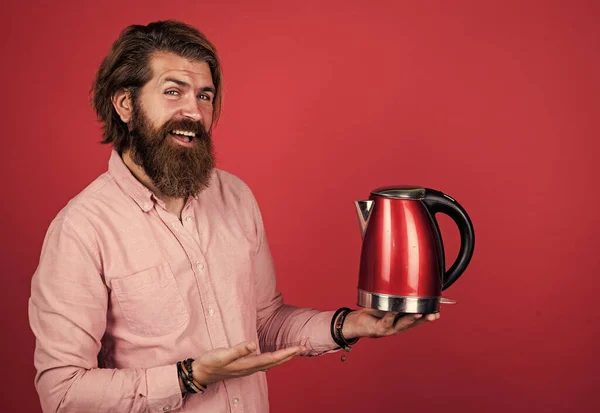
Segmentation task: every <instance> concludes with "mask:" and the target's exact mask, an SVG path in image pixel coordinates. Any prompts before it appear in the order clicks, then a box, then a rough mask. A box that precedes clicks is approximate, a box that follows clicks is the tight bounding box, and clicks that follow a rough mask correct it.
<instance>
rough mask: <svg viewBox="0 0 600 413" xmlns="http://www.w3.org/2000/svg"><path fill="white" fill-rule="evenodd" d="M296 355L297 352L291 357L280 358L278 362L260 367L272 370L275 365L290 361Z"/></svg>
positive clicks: (262, 369) (264, 369)
mask: <svg viewBox="0 0 600 413" xmlns="http://www.w3.org/2000/svg"><path fill="white" fill-rule="evenodd" d="M294 357H296V355H295V354H294V355H293V356H289V357H287V358H285V359H283V360H280V361H278V362H277V363H272V364H269V365H267V366H264V367H262V368H261V369H260V371H267V370H271V369H272V368H273V367H277V366H281V365H282V364H283V363H287V362H288V361H290V360H291V359H293V358H294Z"/></svg>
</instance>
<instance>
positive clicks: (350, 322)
mask: <svg viewBox="0 0 600 413" xmlns="http://www.w3.org/2000/svg"><path fill="white" fill-rule="evenodd" d="M358 317H359V314H358V313H357V312H356V311H353V312H351V313H350V314H348V315H347V316H346V319H345V320H344V325H343V326H342V335H343V336H344V338H345V339H347V340H352V339H353V338H358V337H360V332H359V331H358V330H357V326H358V323H357V319H358Z"/></svg>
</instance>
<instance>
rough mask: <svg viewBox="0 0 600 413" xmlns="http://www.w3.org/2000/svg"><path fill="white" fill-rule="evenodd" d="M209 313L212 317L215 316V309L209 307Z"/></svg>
mask: <svg viewBox="0 0 600 413" xmlns="http://www.w3.org/2000/svg"><path fill="white" fill-rule="evenodd" d="M208 312H209V313H210V315H213V314H214V313H215V309H214V308H212V307H208Z"/></svg>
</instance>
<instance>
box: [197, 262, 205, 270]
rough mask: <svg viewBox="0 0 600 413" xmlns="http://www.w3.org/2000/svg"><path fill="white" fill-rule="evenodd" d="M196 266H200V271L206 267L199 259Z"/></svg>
mask: <svg viewBox="0 0 600 413" xmlns="http://www.w3.org/2000/svg"><path fill="white" fill-rule="evenodd" d="M196 268H198V269H199V270H200V271H202V270H203V269H204V264H202V263H201V262H200V261H198V262H197V263H196Z"/></svg>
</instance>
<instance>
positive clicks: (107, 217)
mask: <svg viewBox="0 0 600 413" xmlns="http://www.w3.org/2000/svg"><path fill="white" fill-rule="evenodd" d="M221 98H222V79H221V70H220V65H219V60H218V58H217V55H216V52H215V48H214V47H213V45H212V44H211V43H210V42H209V41H208V40H207V39H206V38H205V37H204V36H203V35H202V34H201V33H200V32H199V31H198V30H197V29H195V28H193V27H190V26H188V25H185V24H183V23H180V22H176V21H164V22H155V23H151V24H149V25H147V26H130V27H128V28H127V29H125V30H124V31H123V33H121V36H120V37H119V39H118V40H117V41H116V42H115V43H114V45H113V47H112V49H111V50H110V52H109V54H108V55H107V56H106V58H105V59H104V61H103V63H102V65H101V67H100V69H99V71H98V74H97V77H96V80H95V83H94V87H93V100H92V102H93V106H94V108H95V110H96V112H97V114H98V117H99V119H100V120H101V121H102V122H103V124H104V140H103V142H104V143H108V144H112V145H113V147H114V150H113V151H112V154H111V157H110V160H109V166H108V171H107V172H105V173H104V174H102V175H101V176H100V177H98V178H97V179H96V180H95V181H94V182H93V183H91V185H89V186H88V187H87V188H86V189H84V190H83V191H82V192H81V193H80V194H79V195H78V196H76V197H75V198H74V199H72V200H71V201H70V202H69V203H68V205H67V206H66V207H65V208H64V209H63V210H62V211H61V212H60V213H59V214H58V215H57V217H56V218H55V219H54V220H53V221H52V223H51V225H50V227H49V229H48V232H47V235H46V238H45V240H44V244H43V247H42V253H41V257H40V263H39V266H38V268H37V270H36V272H35V274H34V276H33V281H32V290H31V298H30V301H29V317H30V323H31V328H32V330H33V332H34V334H35V336H36V349H35V366H36V369H37V374H36V378H35V385H36V389H37V391H38V393H39V396H40V400H41V405H42V408H43V411H44V412H86V411H90V412H99V411H110V412H131V413H135V412H146V411H148V412H165V411H170V410H181V411H189V412H228V411H233V410H239V411H244V412H266V411H268V396H267V384H266V375H265V371H267V370H268V369H270V368H272V367H274V366H277V365H280V364H281V363H284V362H286V361H288V360H290V359H291V358H293V357H295V356H298V355H303V356H318V355H322V354H325V353H330V352H335V351H339V350H340V348H341V347H345V348H347V347H348V346H349V345H351V344H353V343H354V342H356V340H357V339H358V338H360V337H383V336H389V335H392V334H397V333H399V332H401V331H403V330H406V329H407V328H409V327H412V326H415V325H418V324H421V323H423V322H425V321H432V320H434V319H436V318H438V317H439V314H435V315H428V316H427V317H419V315H416V316H406V317H400V318H398V319H397V320H396V317H395V314H392V313H387V314H380V313H378V312H376V311H371V310H364V309H363V310H358V311H353V312H349V310H341V311H337V312H335V313H334V312H333V311H317V310H313V309H303V308H297V307H293V306H290V305H286V304H284V303H283V300H282V297H281V294H280V293H279V292H278V290H277V287H276V282H275V273H274V269H273V263H272V258H271V254H270V252H269V246H268V243H267V239H266V237H265V230H264V227H263V222H262V220H261V215H260V211H259V208H258V205H257V204H256V201H255V199H254V197H253V195H252V193H251V191H250V189H249V188H248V187H247V186H246V185H245V184H244V183H243V182H242V181H241V180H240V179H238V178H237V177H235V176H233V175H231V174H229V173H227V172H225V171H222V170H220V169H217V168H215V166H214V164H215V162H214V155H213V149H212V141H211V131H212V127H213V124H214V123H215V121H216V120H217V118H218V116H219V112H220V107H221V105H220V104H221ZM419 318H421V319H420V320H418V319H419ZM417 320H418V321H417ZM188 359H191V360H189V363H178V362H181V361H184V360H188ZM194 393H196V394H194Z"/></svg>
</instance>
